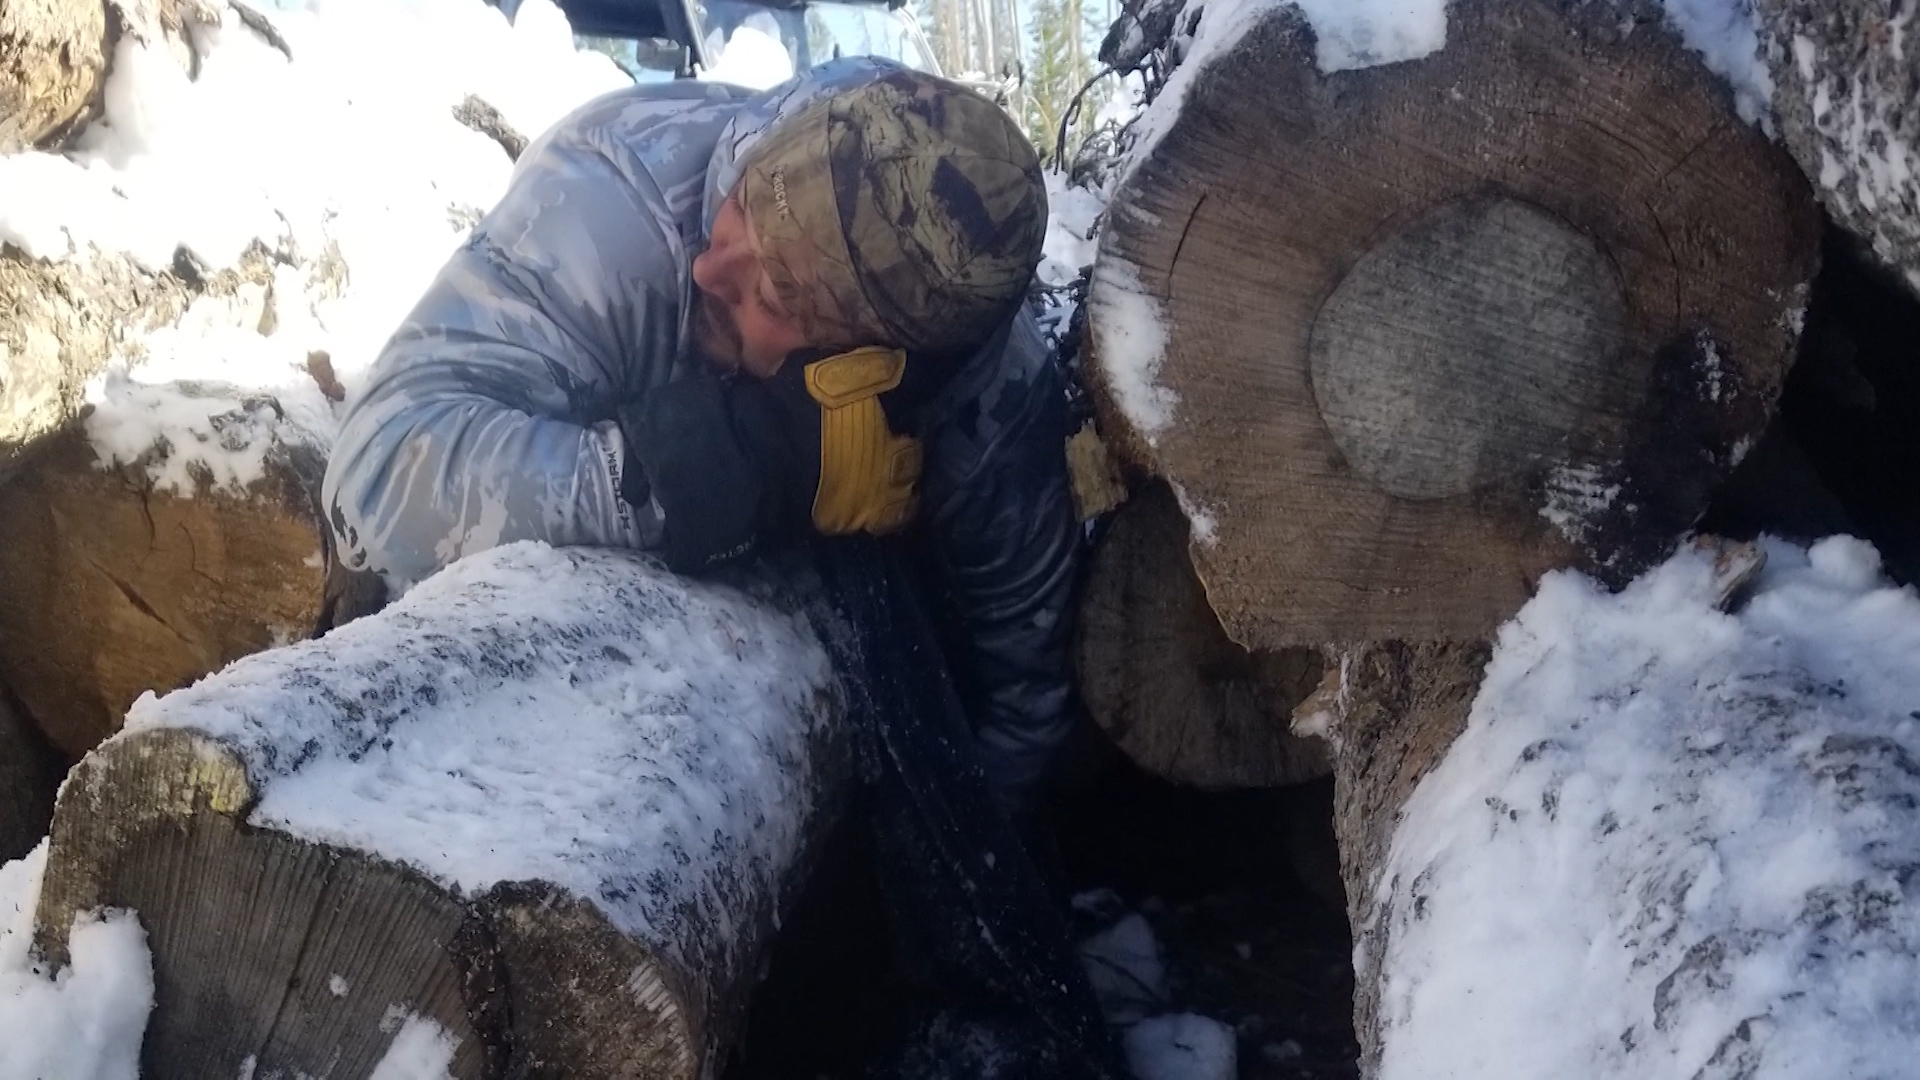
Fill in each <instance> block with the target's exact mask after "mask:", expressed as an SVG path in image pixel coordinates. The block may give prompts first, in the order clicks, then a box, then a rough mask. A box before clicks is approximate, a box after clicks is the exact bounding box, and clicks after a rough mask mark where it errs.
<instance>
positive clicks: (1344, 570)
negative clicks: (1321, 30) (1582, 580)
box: [1088, 0, 1819, 650]
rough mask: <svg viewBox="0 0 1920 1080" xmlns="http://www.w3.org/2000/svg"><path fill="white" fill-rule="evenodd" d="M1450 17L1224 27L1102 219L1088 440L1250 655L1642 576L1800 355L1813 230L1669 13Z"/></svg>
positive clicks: (1175, 85)
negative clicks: (1170, 538) (1544, 578)
mask: <svg viewBox="0 0 1920 1080" xmlns="http://www.w3.org/2000/svg"><path fill="white" fill-rule="evenodd" d="M1430 6H1431V7H1432V9H1433V11H1434V12H1436V13H1438V12H1440V11H1441V10H1442V6H1441V5H1438V4H1434V5H1430ZM1311 7H1312V8H1313V9H1314V10H1316V11H1325V10H1330V7H1329V6H1328V5H1311ZM1216 9H1217V10H1216ZM1368 10H1372V9H1371V8H1369V9H1368ZM1444 11H1445V14H1444V17H1443V19H1442V26H1441V27H1440V30H1441V32H1440V34H1439V35H1437V38H1436V39H1435V40H1431V41H1429V40H1427V39H1428V38H1429V37H1434V35H1431V34H1426V33H1421V34H1412V35H1402V36H1393V35H1384V33H1382V34H1375V35H1374V36H1373V37H1371V38H1370V37H1368V36H1367V35H1366V34H1359V35H1358V36H1356V37H1354V38H1353V40H1347V39H1345V38H1335V37H1331V36H1329V37H1325V38H1323V39H1321V40H1320V41H1318V42H1317V43H1316V39H1315V36H1314V33H1313V29H1312V28H1311V27H1310V26H1309V24H1308V23H1307V21H1306V20H1305V18H1304V17H1303V16H1302V15H1301V13H1300V11H1299V9H1298V8H1296V7H1294V6H1293V5H1290V4H1263V3H1259V2H1258V0H1248V2H1246V3H1243V4H1241V5H1238V6H1235V5H1231V4H1227V3H1225V2H1224V0H1216V2H1215V3H1210V4H1209V5H1208V8H1207V10H1206V11H1205V12H1204V13H1202V15H1201V18H1200V26H1199V32H1198V35H1197V37H1196V38H1195V40H1194V42H1193V44H1192V46H1191V49H1190V51H1189V53H1188V54H1187V58H1186V59H1185V60H1184V61H1183V62H1182V63H1181V65H1180V67H1179V68H1178V69H1177V70H1176V71H1175V72H1174V75H1173V77H1172V79H1171V80H1170V81H1169V83H1168V85H1167V87H1166V89H1165V90H1164V91H1163V92H1162V93H1161V95H1160V97H1159V98H1158V99H1157V100H1156V102H1155V103H1154V104H1153V105H1152V106H1151V107H1150V108H1149V109H1148V111H1147V113H1146V114H1145V116H1144V118H1143V122H1142V126H1141V131H1142V134H1141V135H1140V137H1139V140H1138V142H1137V144H1136V146H1135V149H1134V151H1133V159H1132V161H1131V163H1130V166H1129V172H1128V174H1127V176H1126V178H1125V179H1124V180H1123V181H1122V182H1121V184H1120V186H1119V188H1118V189H1117V191H1116V193H1115V195H1114V199H1113V202H1112V204H1111V206H1110V208H1109V211H1108V225H1107V228H1106V231H1105V233H1104V235H1103V237H1102V240H1101V245H1100V252H1099V256H1098V258H1097V260H1096V263H1095V266H1094V271H1093V280H1092V285H1091V289H1090V293H1089V299H1088V307H1089V313H1090V325H1091V330H1092V342H1093V352H1094V358H1095V363H1094V364H1093V365H1092V368H1093V370H1094V378H1093V380H1092V381H1093V382H1094V383H1095V384H1096V385H1095V396H1096V399H1097V400H1098V402H1099V404H1100V406H1101V410H1102V421H1103V430H1104V433H1105V434H1107V435H1108V436H1109V437H1110V438H1113V439H1114V440H1115V442H1116V444H1117V446H1118V448H1120V449H1121V450H1122V452H1124V453H1126V454H1127V455H1128V456H1130V457H1131V458H1133V459H1134V460H1136V461H1137V462H1139V463H1142V464H1144V465H1145V466H1147V467H1148V468H1149V469H1150V470H1151V471H1153V472H1155V473H1157V474H1159V475H1161V476H1163V477H1165V478H1166V479H1168V480H1169V481H1170V482H1171V483H1172V485H1173V487H1174V490H1175V492H1176V494H1177V495H1179V497H1180V499H1181V501H1182V505H1183V506H1184V507H1185V508H1186V510H1187V511H1188V516H1189V518H1190V519H1191V520H1192V521H1193V523H1194V543H1193V545H1192V548H1193V555H1194V561H1195V565H1196V568H1197V569H1198V571H1199V574H1200V577H1201V579H1202V580H1203V581H1204V582H1205V585H1206V591H1207V595H1208V596H1209V597H1210V598H1211V601H1212V604H1213V607H1214V609H1215V610H1216V611H1217V612H1218V613H1219V615H1220V616H1221V619H1222V622H1223V624H1224V625H1225V627H1226V629H1227V632H1228V634H1229V635H1230V636H1231V637H1232V638H1233V639H1234V640H1235V641H1238V642H1240V643H1241V644H1243V645H1246V646H1248V647H1249V648H1254V649H1268V650H1279V649H1284V648H1287V647H1289V646H1297V645H1316V644H1321V643H1324V642H1329V641H1342V642H1358V641H1385V640H1396V639H1397V640H1407V641H1447V640H1457V641H1471V640H1475V639H1478V638H1480V637H1483V636H1484V635H1486V634H1488V633H1490V632H1491V631H1492V630H1493V628H1494V627H1496V626H1497V625H1499V623H1500V622H1501V621H1502V620H1504V619H1506V618H1507V617H1509V616H1510V615H1512V613H1513V612H1514V611H1515V610H1517V609H1518V608H1519V606H1520V605H1521V604H1522V603H1523V602H1524V600H1525V599H1526V596H1527V592H1528V589H1529V588H1530V587H1531V584H1532V582H1533V581H1535V580H1536V579H1537V578H1538V577H1539V575H1540V574H1541V573H1542V572H1544V571H1546V570H1549V569H1552V568H1555V567H1560V566H1576V567H1582V568H1586V569H1589V570H1592V571H1594V572H1597V573H1600V574H1601V575H1602V576H1604V577H1606V578H1607V579H1608V580H1612V581H1623V580H1625V579H1627V578H1629V577H1631V576H1632V575H1633V574H1634V573H1636V572H1638V571H1639V570H1641V569H1644V568H1645V567H1647V566H1649V565H1652V564H1654V563H1657V562H1658V561H1659V560H1660V559H1662V558H1663V557H1665V555H1666V554H1667V553H1669V552H1670V551H1671V550H1672V548H1673V545H1674V544H1675V543H1676V542H1677V540H1678V538H1679V536H1680V535H1681V534H1682V533H1684V532H1685V531H1686V530H1687V528H1688V527H1689V526H1690V525H1691V524H1692V523H1693V522H1694V521H1695V519H1696V518H1697V517H1698V515H1699V514H1700V512H1701V511H1702V509H1703V508H1704V505H1705V501H1706V497H1707V494H1708V492H1709V491H1710V489H1711V488H1712V486H1713V484H1714V483H1715V482H1716V481H1717V480H1718V479H1719V478H1720V477H1722V476H1723V475H1724V474H1725V473H1726V472H1727V470H1729V469H1730V468H1732V466H1733V465H1734V463H1735V462H1736V461H1737V460H1738V458H1739V456H1740V454H1741V453H1742V451H1743V449H1744V448H1745V447H1746V445H1747V444H1748V442H1749V441H1750V440H1751V439H1753V438H1755V437H1756V436H1758V434H1759V433H1760V431H1761V430H1762V428H1763V427H1764V425H1765V423H1766V421H1767V419H1768V417H1769V415H1770V412H1771V410H1772V406H1773V403H1774V400H1775V398H1776V396H1777V394H1778V391H1779V388H1780V385H1781V382H1782V379H1783V377H1784V374H1785V371H1786V369H1787V366H1788V364H1789V362H1790V360H1791V358H1792V355H1793V348H1794V344H1795V340H1796V338H1797V335H1798V324H1799V315H1800V311H1801V309H1802V307H1803V305H1804V304H1805V302H1806V296H1807V286H1808V282H1809V279H1810V277H1811V275H1812V273H1813V270H1814V267H1815V262H1816V258H1817V240H1818V233H1819V217H1818V212H1817V208H1816V207H1815V205H1814V202H1813V199H1812V196H1811V193H1810V192H1809V190H1808V188H1807V184H1806V181H1805V179H1804V178H1803V177H1802V176H1801V175H1800V174H1799V171H1798V170H1797V169H1796V168H1795V167H1794V164H1793V162H1792V160H1791V159H1790V158H1789V157H1788V156H1787V154H1786V153H1785V152H1784V151H1783V150H1780V149H1779V148H1777V147H1775V146H1774V145H1773V144H1772V143H1771V142H1769V141H1768V139H1767V138H1766V136H1765V135H1764V134H1763V133H1762V132H1760V131H1759V130H1758V129H1756V128H1755V127H1754V126H1752V125H1750V124H1748V123H1745V122H1743V121H1742V120H1741V119H1740V117H1739V115H1738V114H1737V112H1736V108H1735V104H1734V99H1733V97H1732V95H1731V93H1730V92H1729V91H1728V89H1727V88H1726V87H1725V86H1724V85H1723V84H1722V83H1721V82H1720V81H1719V80H1718V78H1717V77H1715V76H1714V75H1712V74H1711V73H1710V72H1709V71H1708V70H1707V69H1706V67H1705V66H1704V65H1703V63H1702V61H1701V59H1700V57H1699V55H1698V54H1696V53H1694V52H1692V51H1690V50H1689V49H1688V48H1686V47H1685V46H1684V45H1683V44H1681V42H1680V41H1679V39H1678V38H1676V37H1675V36H1673V35H1672V34H1671V33H1670V32H1669V31H1668V30H1667V29H1666V28H1665V27H1664V26H1663V25H1662V23H1661V16H1660V11H1659V9H1658V8H1657V7H1651V6H1647V5H1639V6H1635V5H1631V4H1629V5H1626V6H1625V7H1624V8H1623V7H1622V6H1617V5H1613V4H1578V3H1559V2H1555V0H1487V2H1484V3H1474V4H1456V5H1451V6H1448V7H1446V8H1445V9H1444ZM1315 17H1316V19H1327V20H1333V21H1334V22H1336V23H1337V22H1338V19H1335V17H1334V16H1333V15H1331V14H1328V15H1324V16H1323V15H1316V16H1315ZM1636 18H1638V21H1636ZM1210 20H1211V21H1212V23H1213V25H1212V26H1209V21H1210ZM1363 29H1364V28H1363ZM1402 37H1406V40H1402ZM1416 39H1417V40H1416ZM1439 39H1444V47H1443V48H1439V49H1438V51H1432V52H1430V53H1429V52H1428V50H1429V49H1431V48H1433V47H1435V46H1437V45H1439V43H1440V41H1439ZM1369 40H1370V41H1372V42H1373V43H1374V44H1375V45H1377V46H1380V47H1381V49H1384V50H1385V52H1384V53H1381V52H1380V51H1379V50H1372V51H1369V48H1362V47H1361V46H1362V45H1365V44H1366V42H1367V41H1369ZM1389 46H1390V47H1389ZM1415 46H1418V47H1415ZM1387 59H1400V60H1402V62H1398V63H1388V64H1385V66H1372V67H1365V66H1359V65H1364V64H1366V63H1375V64H1377V63H1379V62H1381V61H1382V60H1387ZM1323 67H1324V68H1327V69H1329V70H1330V71H1331V73H1327V72H1325V71H1323V70H1321V68H1323Z"/></svg>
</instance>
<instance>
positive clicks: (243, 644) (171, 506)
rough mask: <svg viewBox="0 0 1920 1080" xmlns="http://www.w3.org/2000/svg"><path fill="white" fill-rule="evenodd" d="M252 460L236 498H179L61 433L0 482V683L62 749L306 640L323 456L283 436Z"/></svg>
mask: <svg viewBox="0 0 1920 1080" xmlns="http://www.w3.org/2000/svg"><path fill="white" fill-rule="evenodd" d="M261 407H262V408H272V407H274V406H273V405H272V403H271V402H265V403H264V404H263V405H262V406H261ZM265 458H266V461H267V475H266V477H265V478H264V479H263V480H261V481H259V482H258V483H256V484H255V485H253V487H252V488H251V489H249V490H247V491H246V492H232V491H228V490H224V489H222V490H213V489H211V488H210V487H207V486H204V485H203V487H202V490H200V491H198V492H196V493H194V494H193V495H192V496H190V497H188V496H181V495H177V494H174V493H171V492H168V491H162V490H155V488H154V484H153V482H152V481H151V480H150V479H149V478H148V476H147V473H146V471H145V469H144V468H143V467H142V464H141V463H129V464H123V465H112V464H110V463H105V462H101V461H99V460H98V459H97V458H96V455H95V453H94V449H93V447H92V445H91V444H90V443H89V442H88V441H87V439H86V437H85V434H84V432H81V431H78V430H75V431H72V432H69V433H67V434H65V435H62V436H60V437H58V438H57V439H55V440H53V442H52V444H51V445H50V446H49V447H48V448H46V450H45V451H44V453H42V454H41V455H40V456H39V459H38V460H37V461H36V462H35V464H34V467H33V468H31V469H28V470H26V471H25V473H24V474H23V475H21V476H20V477H18V478H17V479H16V480H14V481H13V482H12V483H10V484H7V485H5V486H4V487H0V594H4V595H5V596H6V597H7V602H6V603H5V604H4V605H0V680H4V681H5V682H7V683H8V684H10V685H11V686H12V687H13V688H14V690H15V692H16V693H17V694H18V695H19V697H20V700H21V702H22V703H23V705H24V707H25V709H26V711H27V713H28V714H29V715H30V716H31V717H32V718H33V719H34V721H35V722H36V723H37V724H38V725H39V726H40V728H41V730H43V731H44V732H45V733H46V735H47V737H48V738H49V739H50V740H52V742H53V743H54V744H55V745H56V746H58V747H59V748H60V749H61V750H62V751H64V752H65V753H66V754H68V755H69V756H71V757H75V758H77V757H79V756H80V755H82V754H85V753H86V752H87V751H88V750H91V749H92V748H93V747H94V746H95V745H97V744H98V743H99V742H100V741H101V740H102V739H104V738H106V737H107V736H108V735H111V734H113V732H115V731H117V730H119V727H120V723H121V719H122V717H124V716H125V715H126V712H127V708H128V707H129V706H131V705H132V704H133V703H134V701H135V699H137V698H139V697H140V695H142V694H144V693H146V692H148V691H158V692H160V693H165V692H167V691H168V690H172V689H174V688H176V687H180V686H185V685H187V684H188V683H191V682H193V681H194V680H195V679H198V678H200V677H201V676H203V675H206V674H207V673H209V672H212V671H217V670H219V669H220V668H221V667H223V666H225V665H226V664H228V663H229V662H231V661H233V660H237V659H239V658H240V657H242V656H246V655H248V654H250V653H255V652H259V651H260V650H262V649H266V648H269V647H271V646H273V645H276V644H281V643H284V642H288V641H296V640H299V639H301V638H305V637H308V636H310V635H311V634H312V633H313V631H314V627H315V625H316V622H317V620H318V618H319V614H320V605H321V600H322V592H323V585H324V581H325V577H326V557H327V554H328V551H327V547H326V530H324V529H322V528H321V527H320V518H319V514H318V509H317V508H318V495H319V490H320V477H321V474H322V471H323V469H324V462H323V459H322V457H321V453H320V451H319V450H318V449H317V448H315V447H311V446H305V445H297V444H283V443H276V444H275V445H274V446H272V447H271V448H269V449H268V450H267V452H266V454H265Z"/></svg>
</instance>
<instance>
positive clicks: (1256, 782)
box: [1076, 483, 1332, 789]
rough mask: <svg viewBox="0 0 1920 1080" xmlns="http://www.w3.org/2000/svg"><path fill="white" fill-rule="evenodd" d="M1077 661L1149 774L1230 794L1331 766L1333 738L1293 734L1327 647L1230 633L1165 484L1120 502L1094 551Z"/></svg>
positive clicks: (1102, 716) (1090, 690)
mask: <svg viewBox="0 0 1920 1080" xmlns="http://www.w3.org/2000/svg"><path fill="white" fill-rule="evenodd" d="M1076 659H1077V666H1078V669H1079V675H1080V694H1081V698H1082V699H1083V700H1084V701H1085V702H1086V705H1087V711H1088V712H1089V713H1091V714H1092V716H1093V718H1094V720H1095V721H1097V722H1098V723H1099V725H1100V726H1101V728H1102V729H1104V730H1105V731H1106V733H1107V735H1108V736H1109V737H1111V738H1112V739H1113V740H1114V742H1115V743H1116V744H1117V745H1118V746H1119V747H1120V749H1121V750H1123V751H1125V752H1126V754H1127V756H1128V757H1130V758H1132V759H1133V761H1134V763H1135V764H1138V765H1139V766H1141V767H1142V768H1144V769H1146V770H1147V771H1149V772H1152V773H1155V774H1157V775H1159V776H1163V777H1166V778H1167V779H1169V780H1174V781H1177V782H1180V783H1184V784H1191V785H1194V786H1196V787H1201V788H1210V789H1228V788H1246V787H1277V786H1281V785H1285V784H1294V783H1299V782H1300V781H1303V780H1311V779H1313V778H1314V777H1317V776H1325V775H1326V774H1327V773H1328V771H1329V770H1330V769H1331V768H1332V766H1331V763H1330V761H1329V758H1328V751H1327V745H1326V742H1325V741H1324V740H1321V739H1317V738H1301V737H1299V736H1296V735H1294V734H1293V733H1292V732H1291V730H1290V729H1289V724H1290V723H1291V720H1292V716H1293V710H1294V708H1295V707H1296V706H1298V705H1299V704H1300V703H1301V702H1302V701H1303V700H1305V699H1306V697H1307V696H1308V694H1309V693H1311V692H1312V691H1313V689H1314V688H1315V687H1316V686H1317V685H1318V684H1319V682H1320V679H1321V670H1320V668H1321V665H1320V654H1319V653H1318V652H1317V651H1316V650H1312V649H1304V648H1293V649H1285V650H1282V651H1280V652H1278V653H1270V652H1264V651H1256V652H1249V651H1248V650H1246V649H1244V648H1241V647H1240V646H1239V645H1236V644H1234V642H1233V641H1232V639H1230V638H1228V637H1227V633H1226V631H1225V630H1223V629H1221V627H1220V620H1219V618H1218V617H1217V616H1215V615H1214V613H1213V609H1212V608H1210V607H1208V606H1207V594H1206V590H1205V589H1203V588H1201V586H1200V579H1199V578H1197V577H1195V576H1194V573H1193V564H1192V562H1191V561H1190V560H1189V559H1188V557H1187V521H1186V518H1184V517H1183V516H1181V513H1180V507H1179V505H1178V504H1176V503H1175V502H1174V498H1173V494H1172V493H1171V492H1170V491H1168V490H1167V488H1166V485H1164V484H1159V483H1154V484H1150V485H1148V486H1147V487H1146V488H1145V489H1144V490H1142V491H1141V492H1140V493H1139V494H1137V495H1135V496H1134V497H1133V499H1132V500H1131V501H1129V502H1128V503H1127V504H1126V505H1125V506H1123V507H1122V508H1121V509H1120V511H1119V513H1118V514H1117V515H1115V517H1114V521H1113V525H1112V527H1111V528H1110V529H1109V531H1108V532H1107V535H1106V537H1105V538H1104V539H1103V540H1102V541H1101V543H1100V547H1099V549H1098V550H1097V551H1095V553H1094V556H1093V566H1092V569H1091V571H1090V573H1089V576H1088V580H1087V588H1086V593H1085V598H1084V600H1083V601H1082V602H1081V606H1080V628H1079V639H1078V642H1077V645H1076Z"/></svg>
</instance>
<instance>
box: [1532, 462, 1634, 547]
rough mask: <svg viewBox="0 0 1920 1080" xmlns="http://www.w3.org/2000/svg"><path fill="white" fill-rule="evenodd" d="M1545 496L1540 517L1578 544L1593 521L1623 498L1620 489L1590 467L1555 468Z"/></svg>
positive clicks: (1560, 466) (1550, 475)
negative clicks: (1616, 500) (1615, 501)
mask: <svg viewBox="0 0 1920 1080" xmlns="http://www.w3.org/2000/svg"><path fill="white" fill-rule="evenodd" d="M1545 494H1546V499H1545V500H1544V501H1543V502H1542V503H1541V506H1540V516H1541V517H1543V518H1546V519H1547V522H1548V524H1550V525H1552V526H1553V527H1554V529H1555V530H1556V531H1558V532H1559V533H1560V535H1561V536H1564V537H1566V538H1567V539H1568V540H1571V541H1573V542H1574V543H1576V544H1579V543H1584V542H1585V541H1586V539H1587V531H1588V529H1589V528H1590V524H1591V522H1592V521H1593V520H1594V518H1596V517H1598V516H1599V515H1601V514H1603V513H1605V512H1606V511H1607V510H1608V509H1610V508H1611V507H1612V506H1613V501H1614V500H1615V499H1617V498H1619V497H1620V485H1619V484H1615V483H1610V482H1608V479H1607V477H1606V476H1604V475H1603V474H1602V473H1601V472H1600V471H1599V470H1598V469H1595V468H1594V467H1592V466H1591V465H1556V466H1554V468H1553V471H1552V472H1551V473H1549V474H1548V476H1547V482H1546V492H1545Z"/></svg>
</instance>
